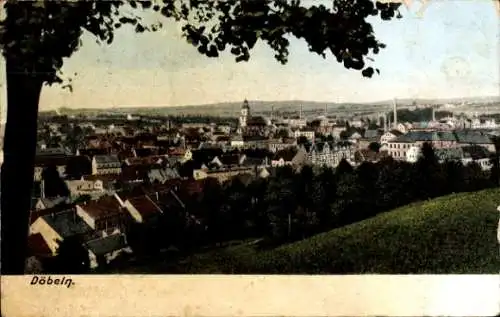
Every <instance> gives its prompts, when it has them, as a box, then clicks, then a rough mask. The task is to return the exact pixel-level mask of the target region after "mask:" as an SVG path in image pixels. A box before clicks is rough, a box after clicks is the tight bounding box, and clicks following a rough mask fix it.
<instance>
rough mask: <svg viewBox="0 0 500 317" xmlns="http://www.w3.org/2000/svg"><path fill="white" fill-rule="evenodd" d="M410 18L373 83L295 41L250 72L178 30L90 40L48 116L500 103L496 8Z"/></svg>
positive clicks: (255, 60)
mask: <svg viewBox="0 0 500 317" xmlns="http://www.w3.org/2000/svg"><path fill="white" fill-rule="evenodd" d="M401 11H402V14H403V19H400V20H396V21H391V22H387V21H383V22H382V21H379V20H375V21H374V22H373V26H374V31H375V34H376V36H377V37H378V38H379V39H380V40H381V41H382V42H383V43H385V44H387V48H386V49H384V50H382V51H381V53H380V54H379V55H377V56H375V57H374V58H375V62H374V66H376V67H378V68H379V69H380V71H381V74H380V75H375V76H374V77H373V78H371V79H367V78H363V77H362V76H361V74H359V73H358V72H356V71H352V70H345V69H344V68H343V66H342V65H341V64H338V63H337V62H336V61H335V60H334V58H332V57H331V56H327V58H326V59H322V58H321V57H319V56H317V55H314V54H312V53H311V52H309V51H308V50H307V47H306V46H305V44H304V43H302V42H299V41H296V40H292V41H291V45H290V50H291V52H290V59H289V62H288V64H287V65H284V66H283V65H280V64H279V63H278V62H276V61H275V60H274V59H273V57H272V52H271V50H270V49H269V48H267V47H266V46H265V45H264V44H262V43H260V42H258V43H257V45H256V48H255V50H254V51H253V54H252V55H251V58H250V61H249V62H247V63H236V62H235V61H234V58H233V56H230V55H229V54H223V55H222V56H221V57H219V58H216V59H209V58H207V57H204V56H201V55H200V54H199V53H198V52H197V51H196V49H195V48H193V47H191V46H190V45H189V44H187V43H186V42H185V40H184V39H182V38H181V33H180V30H179V27H178V26H177V25H176V24H175V22H169V21H167V22H166V23H165V24H164V29H163V30H161V31H160V32H159V33H156V34H155V33H152V34H141V35H138V34H135V33H132V32H130V30H129V32H127V29H125V30H120V31H118V32H117V33H116V36H115V38H116V41H115V42H114V44H112V45H110V46H105V45H102V46H100V45H97V44H95V43H94V42H93V41H94V39H92V38H90V37H89V36H88V34H85V35H84V36H83V37H82V47H81V49H80V50H79V51H78V52H77V53H75V54H74V56H72V57H71V58H69V59H68V60H67V61H66V62H65V66H64V67H63V69H62V70H63V72H64V74H67V75H69V74H73V73H75V72H77V73H78V74H77V75H76V76H75V77H73V88H74V91H73V92H72V93H70V92H68V91H63V90H62V89H61V87H60V86H53V87H44V89H43V91H42V96H41V101H40V110H50V109H57V108H60V107H67V108H105V107H113V106H116V107H123V106H137V105H145V106H147V107H159V106H162V107H178V106H189V105H199V104H212V103H220V102H227V101H241V100H242V99H244V98H247V99H249V100H311V101H318V102H324V101H326V100H328V101H330V102H336V103H366V102H373V101H376V100H386V99H392V98H394V97H395V98H397V99H407V98H425V99H428V98H430V99H436V98H457V97H471V96H481V95H485V96H496V95H498V87H499V74H498V71H497V69H498V67H495V65H498V57H497V56H498V54H497V53H498V45H497V43H498V37H499V32H498V28H497V27H496V26H497V24H498V16H497V14H496V12H495V10H494V5H493V4H492V3H489V2H484V1H468V2H465V1H446V2H436V3H434V4H433V5H432V6H429V7H428V8H427V9H426V11H425V15H424V16H423V17H421V18H418V17H416V16H415V14H414V12H411V10H410V11H408V9H407V8H406V7H404V6H403V7H402V8H401ZM444 13H446V14H444ZM477 17H481V18H480V19H478V18H477ZM145 19H146V20H147V19H149V20H147V21H155V19H154V18H153V16H147V17H145ZM96 79H99V80H96ZM388 88H389V89H388Z"/></svg>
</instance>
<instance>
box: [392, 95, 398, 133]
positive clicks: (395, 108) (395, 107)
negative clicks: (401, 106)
mask: <svg viewBox="0 0 500 317" xmlns="http://www.w3.org/2000/svg"><path fill="white" fill-rule="evenodd" d="M392 102H393V106H394V129H396V128H397V125H398V106H397V104H396V98H394V99H393V101H392Z"/></svg>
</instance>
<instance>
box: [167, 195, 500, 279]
mask: <svg viewBox="0 0 500 317" xmlns="http://www.w3.org/2000/svg"><path fill="white" fill-rule="evenodd" d="M499 204H500V189H488V190H484V191H479V192H473V193H461V194H453V195H450V196H445V197H440V198H437V199H433V200H430V201H426V202H419V203H413V204H410V205H408V206H405V207H401V208H398V209H395V210H393V211H390V212H387V213H383V214H380V215H378V216H376V217H374V218H371V219H367V220H364V221H361V222H358V223H355V224H352V225H348V226H345V227H342V228H338V229H334V230H331V231H329V232H326V233H323V234H319V235H316V236H313V237H311V238H308V239H305V240H302V241H299V242H296V243H292V244H288V245H284V246H281V247H278V248H276V249H272V250H269V251H259V250H258V249H256V248H255V247H254V246H251V245H241V246H234V247H228V248H225V249H221V250H218V251H214V252H211V253H205V254H199V255H194V256H191V257H190V258H188V259H186V260H185V261H184V262H182V263H180V264H179V266H178V268H177V269H178V270H179V272H177V271H176V273H185V274H196V273H201V274H217V273H235V274H247V273H248V274H342V273H345V274H348V273H351V274H362V273H375V274H377V273H381V274H415V273H422V274H462V273H466V274H479V273H489V274H498V268H499V256H498V243H497V238H496V231H497V224H498V211H496V208H497V206H498V205H499Z"/></svg>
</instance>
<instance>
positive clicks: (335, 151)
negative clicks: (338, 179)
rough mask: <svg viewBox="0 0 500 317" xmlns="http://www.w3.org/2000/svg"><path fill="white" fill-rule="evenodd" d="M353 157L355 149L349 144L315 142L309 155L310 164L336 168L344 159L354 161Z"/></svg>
mask: <svg viewBox="0 0 500 317" xmlns="http://www.w3.org/2000/svg"><path fill="white" fill-rule="evenodd" d="M306 150H307V149H306ZM353 155H354V151H353V147H352V146H351V144H350V143H349V142H338V143H334V142H315V143H313V144H312V145H311V147H310V149H309V151H308V153H307V156H308V162H310V163H311V164H312V165H319V166H329V167H336V166H337V165H339V163H340V161H341V160H342V159H346V160H348V161H352V160H353V158H354V157H353Z"/></svg>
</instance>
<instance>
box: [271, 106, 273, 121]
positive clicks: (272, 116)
mask: <svg viewBox="0 0 500 317" xmlns="http://www.w3.org/2000/svg"><path fill="white" fill-rule="evenodd" d="M271 120H274V106H272V107H271Z"/></svg>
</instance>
